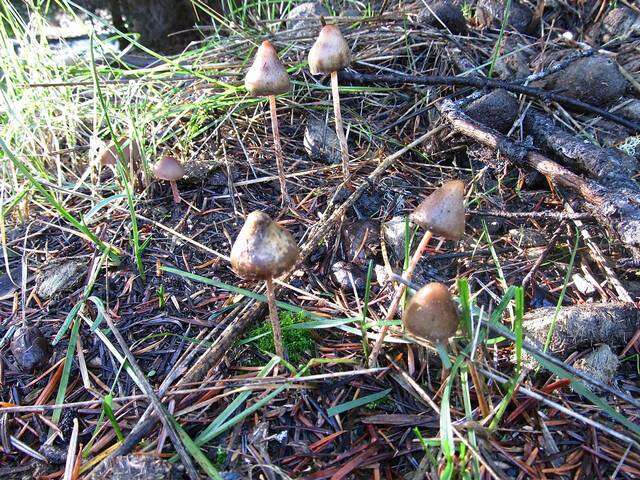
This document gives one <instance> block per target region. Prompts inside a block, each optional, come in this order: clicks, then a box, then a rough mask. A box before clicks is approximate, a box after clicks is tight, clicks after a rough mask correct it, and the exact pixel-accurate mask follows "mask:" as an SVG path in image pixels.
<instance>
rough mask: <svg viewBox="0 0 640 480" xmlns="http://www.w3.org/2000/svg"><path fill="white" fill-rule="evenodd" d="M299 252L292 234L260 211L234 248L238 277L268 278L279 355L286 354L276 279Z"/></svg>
mask: <svg viewBox="0 0 640 480" xmlns="http://www.w3.org/2000/svg"><path fill="white" fill-rule="evenodd" d="M298 253H299V250H298V245H297V244H296V241H295V240H294V238H293V237H292V236H291V234H290V233H289V232H287V231H286V230H284V229H282V228H280V227H279V226H278V224H277V223H276V222H274V221H273V220H272V219H271V218H270V217H269V215H267V214H266V213H264V212H260V211H255V212H252V213H250V214H249V216H248V217H247V219H246V221H245V223H244V225H243V227H242V229H241V230H240V233H239V234H238V236H237V237H236V241H235V242H234V243H233V247H232V248H231V268H232V269H233V271H234V272H235V273H236V274H237V275H238V276H239V277H241V278H244V279H245V280H264V281H265V284H266V287H267V302H268V304H269V318H270V320H271V326H272V328H273V342H274V344H275V347H276V354H277V355H278V356H279V357H280V358H285V357H284V350H283V346H282V331H281V328H280V320H279V318H278V310H277V307H276V298H275V292H274V289H273V279H274V278H276V277H279V276H280V275H282V274H283V273H284V272H286V271H287V270H289V269H290V268H291V267H293V265H294V264H295V263H296V260H297V259H298Z"/></svg>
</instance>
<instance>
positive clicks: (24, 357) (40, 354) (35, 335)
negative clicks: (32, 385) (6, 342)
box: [10, 326, 51, 372]
mask: <svg viewBox="0 0 640 480" xmlns="http://www.w3.org/2000/svg"><path fill="white" fill-rule="evenodd" d="M10 348H11V353H13V357H14V358H15V360H16V363H17V364H18V365H20V367H21V368H22V369H23V370H25V371H27V372H33V371H34V370H36V369H37V368H38V367H44V366H45V365H47V363H48V362H49V356H50V352H51V346H50V345H49V342H47V339H46V338H44V335H42V332H40V329H39V328H38V327H36V326H29V327H20V328H18V330H16V332H15V333H14V334H13V340H11V346H10Z"/></svg>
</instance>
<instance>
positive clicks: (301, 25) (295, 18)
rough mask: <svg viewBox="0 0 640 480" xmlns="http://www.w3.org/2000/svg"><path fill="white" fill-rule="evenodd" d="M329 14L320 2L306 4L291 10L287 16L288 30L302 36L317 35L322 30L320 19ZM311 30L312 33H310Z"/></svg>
mask: <svg viewBox="0 0 640 480" xmlns="http://www.w3.org/2000/svg"><path fill="white" fill-rule="evenodd" d="M321 16H325V17H328V16H329V12H328V10H327V9H326V8H324V7H323V6H322V4H321V3H319V2H305V3H301V4H300V5H298V6H297V7H295V8H293V9H291V11H290V12H289V14H288V15H287V21H286V25H287V29H288V30H296V31H297V32H296V33H298V34H300V35H308V34H315V33H317V32H318V31H319V30H320V27H321V25H320V17H321ZM309 30H310V31H309Z"/></svg>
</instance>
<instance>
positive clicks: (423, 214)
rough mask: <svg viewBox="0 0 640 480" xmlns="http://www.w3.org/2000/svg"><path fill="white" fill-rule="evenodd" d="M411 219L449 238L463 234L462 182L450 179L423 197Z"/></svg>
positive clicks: (452, 238)
mask: <svg viewBox="0 0 640 480" xmlns="http://www.w3.org/2000/svg"><path fill="white" fill-rule="evenodd" d="M411 221H412V222H414V223H417V224H418V225H420V226H421V227H423V228H426V229H428V230H430V231H431V232H432V233H434V234H435V235H439V236H442V237H445V238H448V239H449V240H460V238H461V237H462V235H463V234H464V182H462V181H461V180H451V181H449V182H446V183H445V184H444V185H442V186H441V187H440V188H439V189H437V190H436V191H435V192H433V193H432V194H431V195H429V196H428V197H427V198H425V199H424V200H423V201H422V202H421V203H420V205H418V208H416V209H415V210H414V212H413V213H412V214H411Z"/></svg>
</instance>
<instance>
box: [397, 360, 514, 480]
mask: <svg viewBox="0 0 640 480" xmlns="http://www.w3.org/2000/svg"><path fill="white" fill-rule="evenodd" d="M386 357H387V360H388V361H389V363H390V364H391V365H392V366H393V368H395V369H396V371H397V372H398V373H399V374H400V376H401V377H402V379H403V380H404V381H405V382H407V383H408V384H409V385H410V386H411V388H413V390H414V392H415V393H417V394H418V396H419V397H420V398H421V399H422V400H423V401H424V402H425V403H426V404H427V405H429V406H430V407H431V409H432V410H433V411H434V412H435V413H436V415H438V416H440V408H439V407H438V405H437V404H436V403H435V402H434V401H433V399H432V398H431V397H430V396H429V395H428V394H427V392H425V391H424V389H423V388H422V387H421V386H420V385H418V383H417V382H416V381H415V380H414V379H413V378H411V375H409V374H408V373H407V372H405V371H404V370H403V369H402V368H401V367H400V366H399V365H398V364H397V363H396V362H395V361H394V360H393V359H392V358H391V357H390V356H389V355H386ZM451 430H452V431H453V434H454V435H455V436H456V437H458V439H459V440H460V441H461V442H462V443H464V444H465V446H466V447H467V448H468V449H469V450H470V451H471V452H472V453H473V454H474V455H475V456H476V457H477V458H478V460H479V461H480V463H482V465H483V466H484V467H485V468H486V469H487V472H489V473H490V474H491V476H492V477H493V478H496V479H498V480H499V479H500V478H502V477H500V475H498V474H497V473H496V472H495V470H494V469H493V468H492V467H491V465H489V464H488V463H487V461H486V460H485V459H484V458H482V455H480V452H478V451H477V450H476V449H475V447H473V445H471V444H470V443H469V441H468V440H467V438H466V437H465V436H464V435H463V434H462V433H460V430H458V429H457V428H456V427H455V426H454V425H451Z"/></svg>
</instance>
